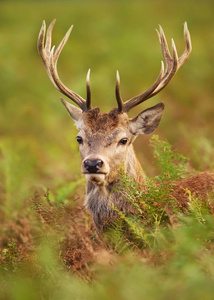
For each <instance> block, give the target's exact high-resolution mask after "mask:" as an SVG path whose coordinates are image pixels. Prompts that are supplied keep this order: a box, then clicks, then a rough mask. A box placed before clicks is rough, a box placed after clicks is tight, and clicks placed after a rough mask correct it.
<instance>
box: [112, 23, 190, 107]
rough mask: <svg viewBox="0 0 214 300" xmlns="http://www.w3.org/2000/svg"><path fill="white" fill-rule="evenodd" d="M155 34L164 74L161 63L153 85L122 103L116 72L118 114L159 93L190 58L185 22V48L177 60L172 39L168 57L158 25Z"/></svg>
mask: <svg viewBox="0 0 214 300" xmlns="http://www.w3.org/2000/svg"><path fill="white" fill-rule="evenodd" d="M156 31H157V30H156ZM157 34H158V37H159V41H160V44H161V48H162V53H163V58H164V61H165V65H166V68H165V72H164V64H163V62H161V71H160V74H159V76H158V78H157V80H156V81H155V83H154V84H153V85H152V86H151V87H150V88H148V89H147V90H146V91H145V92H143V93H142V94H140V95H138V96H136V97H134V98H131V99H129V100H127V101H126V102H125V103H123V101H122V99H121V96H120V78H119V73H118V71H117V81H116V99H117V103H118V111H119V112H128V111H129V110H130V109H131V108H133V107H134V106H136V105H138V104H140V103H142V102H144V101H146V100H148V99H149V98H151V97H153V96H154V95H156V94H157V93H159V92H160V91H161V90H162V89H163V88H164V87H165V86H166V85H167V84H168V83H169V82H170V80H171V79H172V78H173V76H174V75H175V73H176V72H177V71H178V70H179V69H180V68H181V67H182V66H183V65H184V63H185V62H186V61H187V59H188V58H189V56H190V53H191V50H192V45H191V38H190V33H189V30H188V28H187V23H186V22H185V23H184V40H185V45H186V47H185V50H184V52H183V54H182V55H181V57H180V58H178V54H177V50H176V47H175V43H174V41H173V39H172V56H171V55H170V52H169V48H168V45H167V41H166V38H165V35H164V32H163V29H162V27H161V26H160V25H159V32H158V31H157Z"/></svg>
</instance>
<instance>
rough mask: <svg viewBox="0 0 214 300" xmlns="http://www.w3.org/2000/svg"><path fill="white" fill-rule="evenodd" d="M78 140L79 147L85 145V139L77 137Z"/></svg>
mask: <svg viewBox="0 0 214 300" xmlns="http://www.w3.org/2000/svg"><path fill="white" fill-rule="evenodd" d="M76 139H77V142H78V144H79V145H81V144H83V139H82V138H81V136H77V137H76Z"/></svg>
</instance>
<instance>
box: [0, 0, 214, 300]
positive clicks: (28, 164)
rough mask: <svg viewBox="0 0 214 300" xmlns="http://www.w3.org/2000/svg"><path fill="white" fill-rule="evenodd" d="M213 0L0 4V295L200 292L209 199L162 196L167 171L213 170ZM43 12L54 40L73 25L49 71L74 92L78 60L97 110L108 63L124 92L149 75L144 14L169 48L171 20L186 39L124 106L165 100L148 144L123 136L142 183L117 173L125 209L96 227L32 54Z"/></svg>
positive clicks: (61, 118)
mask: <svg viewBox="0 0 214 300" xmlns="http://www.w3.org/2000/svg"><path fill="white" fill-rule="evenodd" d="M213 9H214V3H213V2H212V1H192V0H190V1H188V2H187V1H184V0H182V1H179V2H178V1H166V0H164V1H158V0H157V1H155V0H151V1H135V0H134V1H119V0H118V1H89V0H88V1H86V0H85V1H84V0H82V1H1V2H0V29H1V30H0V58H1V59H0V82H1V84H0V95H1V100H0V225H1V226H0V299H3V300H5V299H15V300H18V299H22V300H25V299H33V300H34V299H172V298H173V299H175V300H177V299H182V300H183V299H188V300H190V299H194V300H195V299H200V300H201V299H212V298H213V294H214V252H213V249H214V247H213V228H214V226H213V225H214V221H213V217H212V208H211V207H210V206H209V205H208V204H207V203H205V202H202V201H201V200H200V199H197V198H195V196H194V195H192V194H190V193H189V200H190V205H189V209H188V211H186V212H185V214H181V212H180V210H179V207H178V206H177V204H176V202H175V201H174V199H171V200H170V203H168V202H167V201H168V198H167V197H168V194H169V193H170V191H171V188H172V187H171V185H170V184H168V182H169V181H170V180H177V179H179V178H183V177H185V176H186V175H187V174H189V173H194V172H198V171H200V170H206V169H207V170H210V171H213V170H214V163H213V162H214V151H213V150H214V146H213V140H214V131H213V127H214V118H213V94H214V87H213V50H214V49H213V45H214V40H213V39H214V35H213V24H214V21H213ZM54 18H56V19H57V23H56V25H55V28H54V38H53V40H54V43H55V44H58V43H59V42H60V40H61V39H62V37H63V35H64V34H65V32H66V30H67V29H68V28H69V26H70V25H71V24H74V29H73V32H72V34H71V37H70V39H69V41H68V44H67V45H66V47H65V49H64V50H63V52H62V57H61V58H60V60H59V67H58V68H59V74H60V77H61V78H62V80H63V81H64V82H65V84H66V85H68V86H69V87H71V88H72V89H73V90H74V91H76V92H77V93H78V94H80V95H82V96H83V97H84V95H85V76H86V73H87V70H88V68H91V85H92V101H93V104H94V106H96V105H97V106H98V105H99V107H100V108H101V110H103V111H109V110H110V109H111V108H112V107H113V106H115V96H114V86H115V73H116V70H117V69H118V70H119V71H120V76H121V93H122V96H123V98H124V100H126V99H128V98H130V97H132V96H134V95H136V94H138V93H140V92H141V91H142V90H143V89H146V88H147V87H148V86H150V85H151V84H152V83H153V81H154V80H155V78H156V76H157V75H158V73H159V67H160V60H161V59H162V57H161V51H160V46H159V44H158V39H157V37H156V34H155V30H154V29H155V28H157V26H158V24H161V25H162V27H163V29H164V31H165V33H166V37H167V39H168V41H169V42H170V38H171V37H173V38H174V40H175V43H176V46H177V49H178V53H182V50H183V48H184V41H183V35H182V24H183V23H184V21H187V22H188V26H189V29H190V32H191V36H192V42H193V52H192V55H191V58H190V59H189V61H188V62H187V63H186V64H185V66H184V67H182V69H181V70H179V72H178V74H176V76H175V78H174V79H173V81H172V83H170V84H169V86H167V88H166V89H165V90H164V91H162V93H161V94H160V95H157V96H156V97H155V98H154V99H152V100H151V101H150V103H149V104H147V103H146V104H145V105H142V107H138V108H137V109H136V110H133V112H132V114H131V115H132V116H134V115H135V114H136V113H137V112H139V109H142V110H143V109H144V108H145V107H149V106H150V105H154V104H156V103H157V102H158V101H163V102H164V103H165V105H166V110H165V115H164V117H163V120H162V122H161V125H160V127H159V129H158V131H157V133H158V134H159V136H161V139H163V138H162V137H163V136H164V137H165V138H166V140H168V141H169V143H167V142H165V141H162V142H160V141H159V140H158V139H157V137H154V138H153V139H152V140H151V146H152V148H153V150H154V154H153V151H152V148H151V147H150V146H149V140H150V136H149V137H139V138H138V139H137V141H136V144H135V148H136V150H137V155H138V156H139V158H140V160H141V162H142V165H143V166H144V169H145V172H146V174H148V175H149V178H147V184H146V188H147V189H148V191H149V192H148V193H146V194H142V192H141V191H140V189H139V185H138V184H136V183H134V182H133V181H132V180H131V179H130V178H127V177H126V176H125V175H124V174H122V173H121V180H122V181H123V183H124V184H125V186H126V193H127V199H129V201H131V203H132V204H133V208H134V209H135V211H136V214H135V216H134V217H133V216H125V215H123V214H121V213H118V218H117V220H116V222H115V224H114V226H112V227H111V228H109V230H108V231H107V232H106V233H105V236H102V237H101V236H100V235H98V233H97V232H96V230H95V229H94V228H93V224H91V219H90V216H89V215H88V214H87V212H86V211H85V210H84V208H83V201H84V193H85V192H84V190H85V183H84V179H83V178H81V175H80V164H81V161H80V157H79V153H78V146H77V144H76V141H75V135H76V130H75V128H74V126H73V123H72V121H71V120H70V119H69V116H68V114H67V112H66V111H65V109H64V107H63V106H62V105H61V103H60V101H59V97H60V94H59V93H58V92H57V91H56V90H55V89H54V88H53V86H52V85H51V83H50V81H49V79H48V77H47V74H46V72H45V68H44V66H43V65H42V62H41V59H40V58H39V56H38V54H37V49H36V40H37V36H38V32H39V30H40V27H41V24H42V20H43V19H45V20H46V22H47V23H50V22H51V21H52V19H54ZM142 143H143V147H142ZM170 145H173V148H175V147H176V149H177V151H176V152H179V153H182V155H180V154H177V153H176V152H174V151H173V148H172V146H170ZM142 155H143V156H142ZM184 156H187V157H190V161H189V162H188V164H187V160H186V159H185V158H184ZM154 161H155V162H156V166H154ZM193 170H196V171H193ZM155 182H159V185H158V188H157V185H156V184H155ZM121 192H124V191H123V190H121ZM186 192H187V193H188V191H186ZM212 200H213V197H212V195H211V196H210V199H209V203H212ZM166 204H167V205H168V206H169V208H170V212H173V214H172V215H171V214H169V213H167V212H166V210H165V207H166ZM115 210H116V208H115ZM174 217H175V218H174Z"/></svg>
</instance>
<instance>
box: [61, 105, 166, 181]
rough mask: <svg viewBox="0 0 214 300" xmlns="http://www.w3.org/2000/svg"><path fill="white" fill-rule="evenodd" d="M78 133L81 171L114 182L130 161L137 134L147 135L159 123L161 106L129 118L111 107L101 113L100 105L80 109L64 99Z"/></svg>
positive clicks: (95, 177)
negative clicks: (84, 109) (85, 110)
mask: <svg viewBox="0 0 214 300" xmlns="http://www.w3.org/2000/svg"><path fill="white" fill-rule="evenodd" d="M63 104H64V105H65V107H66V108H67V110H68V112H69V114H70V115H71V117H72V118H73V119H74V121H75V123H76V126H77V128H78V129H79V132H78V134H77V136H76V139H77V142H78V143H79V149H80V154H81V157H82V166H81V170H82V173H83V174H85V176H86V179H87V180H89V181H92V182H94V183H97V184H99V185H102V184H109V183H111V182H113V181H114V180H115V179H116V177H117V174H118V171H119V169H120V167H121V165H122V164H124V165H125V167H126V162H127V161H129V162H130V156H129V154H130V153H131V147H132V143H133V141H134V139H135V138H136V136H137V135H138V134H149V133H151V132H153V131H154V130H155V128H156V127H157V126H158V124H159V122H160V120H161V117H162V114H163V109H164V105H163V104H162V103H159V104H158V105H156V106H154V107H151V108H149V109H147V110H145V111H143V112H141V113H140V114H139V115H138V116H137V117H135V118H133V119H129V117H128V115H127V114H126V113H118V111H117V109H113V110H111V111H110V113H108V114H106V113H104V114H102V113H101V112H100V110H99V108H93V109H90V110H89V111H87V112H83V113H82V111H81V110H80V109H79V108H77V107H75V106H73V105H71V104H70V103H68V102H66V101H65V100H63Z"/></svg>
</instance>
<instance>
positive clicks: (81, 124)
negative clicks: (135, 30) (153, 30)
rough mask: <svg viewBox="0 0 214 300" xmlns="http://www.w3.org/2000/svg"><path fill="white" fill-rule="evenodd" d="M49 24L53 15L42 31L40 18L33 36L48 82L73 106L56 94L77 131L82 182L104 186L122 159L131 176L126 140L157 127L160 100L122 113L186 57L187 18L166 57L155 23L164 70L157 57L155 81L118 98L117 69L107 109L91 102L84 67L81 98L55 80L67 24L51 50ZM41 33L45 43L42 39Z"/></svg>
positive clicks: (155, 87) (166, 80) (158, 86)
mask: <svg viewBox="0 0 214 300" xmlns="http://www.w3.org/2000/svg"><path fill="white" fill-rule="evenodd" d="M54 24H55V20H54V21H53V22H52V23H51V24H50V26H49V28H48V29H47V34H46V24H45V21H43V25H42V28H41V31H40V34H39V38H38V50H39V53H40V56H41V58H42V60H43V62H44V64H45V67H46V70H47V73H48V75H49V77H50V79H51V81H52V83H53V84H54V86H55V87H56V88H57V89H58V90H59V91H60V92H61V93H62V94H64V95H65V96H67V97H68V98H70V99H71V100H72V101H73V102H75V103H76V104H77V106H78V107H77V106H74V105H72V104H71V103H69V102H67V101H65V100H64V99H63V98H61V101H62V103H63V104H64V106H65V107H66V109H67V111H68V113H69V114H70V116H71V117H72V119H73V120H74V121H75V124H76V127H77V129H78V130H79V133H78V134H77V137H76V139H77V142H78V143H79V149H80V153H81V157H82V167H81V168H82V173H83V174H85V175H86V178H87V180H88V182H93V183H94V184H97V185H106V186H107V185H109V184H110V183H111V182H113V181H114V180H115V178H116V177H117V173H118V170H119V168H120V166H121V165H122V164H124V166H125V169H126V171H127V172H128V173H130V174H131V175H133V176H135V177H136V168H137V166H139V165H138V162H137V159H136V157H135V155H134V152H133V148H132V143H133V141H134V139H135V138H136V136H137V135H138V134H149V133H151V132H153V131H154V130H155V129H156V128H157V126H158V125H159V123H160V120H161V117H162V114H163V110H164V104H163V103H159V104H157V105H155V106H153V107H150V108H148V109H146V110H144V111H142V112H140V113H139V114H138V115H137V116H136V117H135V118H132V119H129V117H128V112H129V111H130V109H132V108H133V107H134V106H136V105H138V104H140V103H142V102H144V101H146V100H148V99H149V98H151V97H153V96H154V95H156V94H157V93H159V92H160V91H161V90H162V89H163V88H164V87H165V86H166V85H167V84H168V83H169V82H170V80H171V79H172V77H173V76H174V75H175V73H176V72H177V71H178V70H179V69H180V67H182V66H183V64H184V63H185V62H186V60H187V59H188V57H189V55H190V53H191V40H190V34H189V31H188V28H187V23H185V24H184V39H185V45H186V47H185V50H184V52H183V54H182V56H181V57H179V58H178V55H177V50H176V47H175V44H174V41H173V40H172V56H171V54H170V52H169V49H168V45H167V42H166V38H165V35H164V32H163V29H162V28H161V26H160V27H159V32H158V31H157V33H158V37H159V41H160V44H161V48H162V53H163V58H164V62H165V70H164V63H163V62H161V70H160V73H159V76H158V77H157V80H156V81H155V82H154V84H153V85H152V86H151V87H149V88H148V89H147V90H146V91H145V92H143V93H141V94H140V95H138V96H136V97H134V98H131V99H129V100H127V101H126V102H123V101H122V98H121V95H120V79H119V73H118V72H117V79H116V100H117V108H114V109H112V110H111V111H110V112H109V113H108V114H107V113H101V112H100V109H99V108H92V107H91V89H90V80H89V77H90V70H89V71H88V74H87V78H86V90H87V97H86V100H85V99H83V98H82V97H81V96H79V95H78V94H76V93H75V92H73V91H72V90H70V89H68V88H67V87H66V86H65V85H64V84H63V83H62V82H61V80H60V78H59V76H58V73H57V60H58V58H59V55H60V53H61V51H62V49H63V47H64V45H65V44H66V42H67V40H68V37H69V35H70V33H71V30H72V27H70V29H69V30H68V32H67V33H66V35H65V37H64V38H63V40H62V42H61V43H60V45H59V46H58V47H57V48H56V49H55V46H53V47H52V46H51V37H52V30H53V27H54ZM45 34H46V43H45V42H44V41H45Z"/></svg>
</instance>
